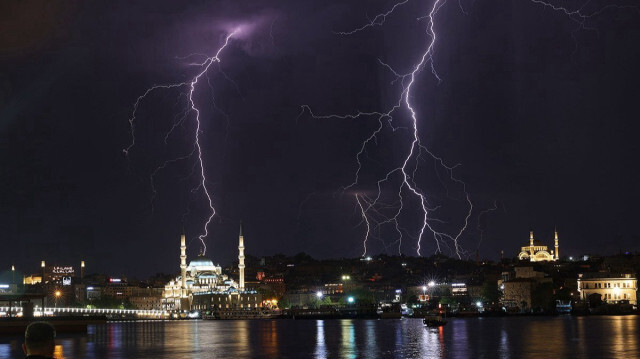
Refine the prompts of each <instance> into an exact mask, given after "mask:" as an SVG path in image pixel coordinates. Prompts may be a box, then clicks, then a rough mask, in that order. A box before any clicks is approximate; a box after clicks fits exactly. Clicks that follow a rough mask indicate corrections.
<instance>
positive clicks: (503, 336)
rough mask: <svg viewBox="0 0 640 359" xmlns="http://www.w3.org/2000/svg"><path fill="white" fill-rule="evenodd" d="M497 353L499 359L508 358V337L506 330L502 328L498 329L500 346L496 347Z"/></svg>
mask: <svg viewBox="0 0 640 359" xmlns="http://www.w3.org/2000/svg"><path fill="white" fill-rule="evenodd" d="M498 355H499V357H500V359H509V358H510V357H509V337H508V335H507V331H506V330H504V329H502V330H501V331H500V347H499V348H498Z"/></svg>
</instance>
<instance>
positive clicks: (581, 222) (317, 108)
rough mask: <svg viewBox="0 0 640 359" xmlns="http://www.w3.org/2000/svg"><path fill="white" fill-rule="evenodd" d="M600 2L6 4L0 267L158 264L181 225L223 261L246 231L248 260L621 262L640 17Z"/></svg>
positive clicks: (193, 244)
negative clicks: (542, 256)
mask: <svg viewBox="0 0 640 359" xmlns="http://www.w3.org/2000/svg"><path fill="white" fill-rule="evenodd" d="M617 5H618V6H615V7H604V6H605V5H604V3H601V2H598V3H590V5H588V6H587V7H585V8H582V9H581V10H580V12H578V13H577V15H576V13H569V14H567V13H566V12H565V11H563V10H562V9H560V10H559V9H557V8H556V9H554V8H553V7H550V6H546V5H545V4H544V3H540V2H537V1H525V2H518V3H513V4H506V5H505V4H492V3H490V2H486V1H482V2H471V1H469V2H464V1H462V2H459V3H453V2H443V3H440V2H439V1H400V2H387V1H376V2H371V3H368V4H366V5H363V4H351V3H348V2H334V3H331V4H324V3H308V4H300V3H297V2H285V3H281V4H279V5H277V6H276V5H266V4H262V3H259V2H255V3H250V4H245V5H237V4H235V3H233V2H229V1H220V2H214V3H209V2H197V3H190V4H180V3H177V2H171V1H162V2H161V3H159V4H156V3H153V4H152V3H142V4H135V5H132V4H128V3H126V2H117V3H115V4H114V6H108V7H107V6H102V5H97V4H82V3H79V2H78V3H76V2H70V3H67V4H65V5H61V4H48V5H47V6H48V7H46V9H45V7H42V8H39V9H36V8H34V7H33V6H30V5H27V4H12V5H5V7H8V10H10V11H5V12H3V13H5V14H7V13H11V14H13V18H11V19H7V21H6V22H5V23H6V24H7V25H6V26H7V27H8V30H9V31H6V32H5V33H4V34H3V35H1V36H0V48H2V49H4V50H5V51H3V54H2V56H0V68H2V69H3V70H0V143H1V145H2V151H1V153H2V155H1V156H0V166H1V168H3V170H2V171H1V173H0V182H1V183H2V190H1V191H2V192H1V197H2V200H1V201H0V202H1V203H0V213H2V215H1V216H0V229H2V231H3V236H2V238H3V239H2V244H3V245H4V246H11V247H12V248H14V250H12V251H6V252H4V253H3V254H0V261H2V262H4V263H7V264H8V265H9V266H10V265H11V264H15V265H16V266H18V267H25V266H27V265H28V264H29V263H39V261H40V260H43V259H46V260H48V261H58V262H60V263H71V262H73V263H75V262H74V261H79V260H85V261H87V263H90V266H94V268H96V271H97V272H112V271H114V270H115V269H116V268H122V269H121V271H122V272H123V273H131V274H132V275H148V274H151V273H156V272H168V273H171V272H173V271H174V270H175V269H176V268H174V267H175V263H174V262H175V261H174V258H175V257H176V256H177V253H178V252H179V248H178V246H176V245H175V243H176V238H178V237H179V235H180V232H181V230H182V226H184V227H185V228H186V232H187V242H188V243H187V248H188V256H189V257H191V258H193V257H194V256H195V255H197V253H198V248H199V244H198V242H199V241H198V238H199V237H202V238H203V239H204V243H206V247H207V248H208V249H207V252H206V254H207V256H208V257H209V258H211V259H212V260H213V262H214V263H220V264H222V265H228V264H230V263H231V260H232V258H235V257H236V256H237V250H238V249H237V233H238V228H239V225H240V222H242V223H244V226H243V231H244V232H245V241H246V243H245V244H246V246H247V254H249V255H255V256H258V257H259V256H268V255H273V254H275V253H284V254H288V255H292V254H295V253H298V252H306V253H309V254H310V255H312V256H314V257H317V258H333V257H357V256H359V255H363V254H367V255H375V254H378V253H387V254H390V255H395V254H399V253H402V254H405V255H410V256H415V255H417V254H418V253H420V254H421V255H423V256H429V255H431V254H433V253H435V252H436V251H438V250H439V249H440V250H442V251H443V253H445V254H447V255H449V256H457V255H460V256H461V257H462V258H474V256H475V253H476V251H479V253H480V256H481V257H482V258H490V259H498V258H499V255H500V251H501V250H504V252H505V257H514V256H516V255H517V253H518V249H519V248H520V247H521V246H523V245H526V244H527V241H528V239H529V231H530V230H533V231H534V233H535V234H536V239H539V240H541V241H542V242H543V243H544V244H545V245H548V246H552V245H553V238H554V236H553V233H554V230H555V229H556V228H557V230H558V234H559V240H560V243H561V246H562V248H563V250H562V252H561V253H562V254H561V256H562V255H564V254H567V255H569V254H573V255H580V254H587V253H594V252H600V253H605V254H611V253H617V252H618V251H620V250H623V251H638V250H640V242H639V241H638V239H640V233H639V232H638V230H637V228H636V226H634V223H635V222H634V220H635V218H636V217H637V216H638V215H640V213H639V212H638V209H637V208H636V206H635V202H634V199H636V198H640V196H639V195H640V193H638V188H637V186H636V185H635V182H636V181H637V179H638V178H639V176H638V167H637V166H635V165H633V163H634V159H635V158H636V157H637V155H638V154H639V153H640V151H639V148H638V144H637V142H636V141H635V133H637V130H638V124H637V123H636V121H635V119H636V118H637V109H636V108H634V104H635V102H634V100H637V98H638V94H639V92H638V90H637V89H635V88H634V86H633V85H634V83H636V82H637V81H638V80H640V70H638V68H637V66H636V65H635V64H637V63H638V62H639V61H638V60H640V48H638V47H637V46H634V45H636V44H637V43H640V42H639V40H640V26H639V24H640V15H638V13H637V8H633V7H629V6H630V5H631V4H626V3H620V4H617ZM575 8H576V9H577V8H579V6H576V7H575ZM571 9H573V8H571ZM599 10H602V11H599ZM376 14H381V15H380V17H375V16H376ZM585 14H587V15H589V16H587V15H585ZM590 14H593V16H590ZM367 15H368V16H369V18H367ZM425 16H426V18H425ZM429 16H431V17H429ZM576 16H577V17H576ZM581 16H582V17H581ZM40 18H42V21H40V23H39V25H38V26H36V25H34V21H35V19H40ZM577 20H578V21H577ZM431 25H433V27H431ZM240 29H241V30H240ZM354 30H355V32H354ZM425 31H427V32H425ZM429 31H431V32H429ZM436 33H437V38H436V39H437V41H435V42H434V41H433V39H434V36H435V35H436ZM232 35H233V36H235V37H233V36H232ZM430 35H431V36H430ZM225 39H226V41H227V42H228V43H225ZM225 44H226V45H225ZM431 45H433V50H428V49H430V47H431ZM225 46H226V47H225ZM223 47H224V52H222V53H219V54H218V53H217V51H218V50H221V49H222V48H223ZM425 51H427V52H425ZM429 51H431V52H429ZM202 54H205V55H202ZM424 54H427V55H428V56H427V58H426V59H427V60H424V58H423V62H421V55H424ZM217 55H220V56H219V57H216V59H217V60H216V61H213V60H211V61H210V62H209V63H207V64H206V68H205V67H202V64H203V63H206V59H213V58H214V56H217ZM431 60H432V62H430V61H431ZM203 61H204V62H203ZM417 65H418V66H417ZM398 76H404V77H400V78H399V77H398ZM407 76H408V77H407ZM408 79H411V82H409V80H408ZM168 84H187V86H186V88H187V91H186V92H185V91H184V89H182V90H180V89H177V91H174V90H176V89H162V91H155V90H154V91H152V93H150V94H149V95H148V96H147V97H145V98H143V99H142V101H140V102H139V103H138V101H139V100H140V99H141V96H143V95H145V94H146V92H145V91H147V90H149V89H151V88H153V86H157V85H168ZM189 84H191V85H190V86H191V91H189V90H188V88H189ZM407 89H409V90H407ZM181 93H182V95H181ZM404 94H406V96H405V95H404ZM137 100H138V101H137ZM399 100H400V101H399ZM397 103H400V107H399V108H398V110H397V112H394V113H393V116H386V115H385V114H386V113H387V112H388V111H389V110H390V109H392V108H394V106H395V104H397ZM185 106H186V107H187V108H191V111H190V112H184V109H185ZM194 109H197V111H198V116H199V117H198V119H199V120H200V122H198V124H197V126H196V122H194V120H195V118H196V117H195V110H194ZM414 110H415V114H414V115H413V116H414V117H415V121H412V119H411V117H412V116H411V112H413V111H414ZM359 111H362V112H363V113H369V114H370V113H374V112H375V113H378V114H383V115H374V116H371V115H367V116H356V117H355V118H354V117H353V115H354V114H357V113H358V112H359ZM391 117H393V118H392V119H391ZM132 119H134V120H132ZM131 125H134V126H135V139H136V143H135V146H132V147H131V146H130V145H131V144H132V143H133V142H132V128H131ZM414 125H415V133H416V134H417V137H416V138H417V139H419V142H418V144H419V145H422V146H424V150H422V151H423V152H421V155H420V156H418V155H408V154H409V153H412V152H410V151H413V150H416V151H418V150H419V149H420V148H421V147H419V146H414V145H411V141H412V136H413V133H414V132H413V131H411V130H410V129H411V128H412V126H414ZM200 126H201V127H200ZM378 126H380V127H378ZM379 128H381V129H382V130H380V132H376V131H378V129H379ZM373 134H377V137H376V138H373V137H372V135H373ZM194 136H196V137H194ZM194 139H197V140H199V143H198V147H197V148H198V150H199V151H201V152H198V153H199V154H200V157H201V159H200V161H198V160H197V159H196V157H193V153H194V152H193V151H195V147H194V142H193V141H194ZM200 146H201V147H200ZM363 146H364V147H363ZM412 146H413V147H412ZM122 149H126V150H127V151H126V152H127V155H125V154H123V152H122ZM363 149H364V150H363ZM427 150H428V151H429V152H430V153H431V154H433V157H432V158H430V157H429V155H428V152H427ZM189 155H191V157H188V156H189ZM407 156H409V157H407ZM440 159H441V160H440ZM398 163H400V164H403V165H402V166H399V165H398ZM200 166H201V167H200ZM413 168H417V169H418V171H417V172H416V171H414V170H413ZM199 171H201V172H199ZM394 171H395V172H394ZM199 173H201V174H202V176H206V179H203V178H202V176H200V175H199ZM389 174H390V175H389ZM403 174H404V178H402V175H403ZM385 176H387V177H385ZM450 177H451V178H450ZM383 178H390V179H389V181H387V182H385V184H383V186H382V189H381V190H379V189H378V188H379V187H378V185H379V183H380V182H379V181H380V180H381V179H383ZM354 179H355V181H354ZM204 190H207V191H208V192H207V195H210V198H211V207H212V208H215V214H214V215H213V217H211V223H210V224H209V225H208V226H207V225H206V224H205V223H206V221H207V218H209V216H210V214H211V213H212V212H211V211H210V208H208V205H207V202H206V200H205V199H204V197H203V191H204ZM378 191H380V192H378ZM398 193H400V195H401V196H398ZM376 196H378V197H376ZM467 196H468V197H467ZM374 198H380V201H381V202H379V203H378V204H373V205H372V200H373V199H374ZM420 198H422V204H421V203H420ZM467 199H468V200H467ZM421 205H422V206H425V205H426V208H428V209H429V217H428V218H429V220H430V221H431V222H429V224H430V226H433V227H434V229H433V231H430V228H426V230H425V227H422V223H423V222H422V216H423V212H422V211H421V208H420V207H421ZM399 206H404V210H403V211H402V212H400V211H399V210H398V208H400V207H399ZM365 209H367V210H369V212H367V213H366V215H365V216H363V215H362V212H361V211H363V210H365ZM396 213H399V216H398V217H397V222H393V221H390V222H384V221H385V220H388V219H390V218H393V217H394V215H396ZM380 223H386V224H384V225H383V226H382V227H380V229H379V230H378V231H376V230H375V225H376V224H380ZM395 226H398V228H400V229H399V230H397V229H396V228H395ZM368 228H369V229H371V231H368ZM421 229H422V230H425V232H424V234H423V236H422V239H421V240H420V239H419V238H420V233H421ZM203 231H204V232H209V234H208V235H203ZM398 231H399V232H398ZM434 232H435V236H434ZM367 233H369V235H370V237H369V238H368V240H367V242H364V240H365V236H366V235H367ZM398 233H402V239H401V240H400V241H399V238H400V237H399V234H398ZM434 237H436V238H435V239H434ZM456 243H458V244H459V247H460V249H459V250H458V249H457V247H456ZM45 257H46V258H45Z"/></svg>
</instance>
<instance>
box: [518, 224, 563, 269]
mask: <svg viewBox="0 0 640 359" xmlns="http://www.w3.org/2000/svg"><path fill="white" fill-rule="evenodd" d="M554 241H555V252H554V250H549V249H548V247H547V246H545V245H543V244H542V242H540V241H538V240H535V239H534V238H533V231H531V232H529V245H528V246H524V247H521V249H520V254H518V259H519V260H528V261H530V262H552V261H557V260H558V259H559V258H560V245H559V243H558V231H557V230H556V231H555V236H554Z"/></svg>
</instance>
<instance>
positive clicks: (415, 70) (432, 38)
mask: <svg viewBox="0 0 640 359" xmlns="http://www.w3.org/2000/svg"><path fill="white" fill-rule="evenodd" d="M407 2H408V0H405V1H401V2H398V3H395V4H394V5H393V6H392V7H391V8H390V9H389V10H388V11H386V12H384V13H381V14H379V15H377V16H375V17H374V18H373V19H372V20H371V21H370V22H369V23H367V24H365V25H363V26H361V27H358V28H356V29H354V30H351V31H340V32H337V34H340V35H352V34H355V33H357V32H360V31H364V30H366V29H367V28H370V27H373V26H381V25H383V24H384V22H385V20H386V18H387V17H388V16H390V15H391V14H393V12H394V11H395V10H396V9H397V8H398V7H400V6H401V5H404V4H406V3H407ZM445 3H446V0H436V1H434V2H433V4H432V6H431V8H430V11H429V14H428V15H427V17H426V18H427V19H428V24H427V28H426V33H427V35H428V37H429V40H428V41H427V45H426V47H425V48H424V50H423V52H422V54H421V56H420V58H419V61H417V62H416V63H415V64H414V65H413V66H412V68H411V71H410V72H408V73H406V74H401V73H399V72H398V71H396V70H394V69H393V68H392V67H391V66H390V65H388V64H386V63H384V62H382V61H381V60H378V61H379V62H380V64H381V65H382V66H384V67H385V68H387V69H388V70H390V71H391V72H392V73H393V74H394V76H395V77H396V80H394V82H395V81H399V82H400V84H401V85H402V91H401V92H400V94H399V96H398V99H397V102H396V103H395V104H394V105H393V106H392V107H391V108H390V109H389V110H387V111H382V112H357V113H355V114H352V115H322V116H319V115H316V114H314V113H313V112H312V110H311V108H309V106H306V105H304V106H302V109H303V111H308V112H309V113H310V115H311V116H312V117H313V118H316V119H331V118H334V119H359V118H371V117H373V118H375V119H377V121H378V127H377V128H376V129H375V130H374V131H373V132H372V133H371V134H370V135H369V136H368V137H367V138H366V139H365V140H364V141H363V143H362V145H361V147H360V150H359V151H358V153H357V154H356V163H357V165H356V171H355V175H354V179H353V181H352V182H351V183H350V184H348V185H346V186H344V187H343V191H344V190H349V189H351V188H353V187H355V186H357V185H358V184H360V172H361V170H362V168H363V164H362V161H361V159H362V156H364V155H365V153H366V150H367V146H369V145H370V144H371V143H373V142H376V141H377V138H378V136H379V134H380V133H381V132H382V131H383V129H384V128H385V125H388V126H389V128H391V130H392V131H393V132H396V131H398V130H404V132H407V131H408V132H409V134H410V136H411V142H410V144H409V146H408V148H407V150H406V151H407V152H406V155H405V156H404V157H403V159H402V161H401V162H400V163H398V164H397V165H396V167H394V168H392V169H390V170H389V171H388V172H387V174H386V175H385V176H384V177H383V178H381V179H380V180H378V182H377V193H376V194H375V196H372V198H369V197H367V196H364V195H358V194H356V202H357V204H358V207H359V208H360V211H361V215H362V218H363V221H364V222H365V223H366V227H367V232H366V235H365V239H364V243H363V249H364V252H363V256H366V254H367V241H368V239H369V236H370V233H371V230H372V223H371V220H372V217H373V216H375V217H376V218H377V217H379V216H382V217H383V218H384V219H382V220H376V221H375V223H376V225H375V227H380V226H382V225H385V224H392V225H393V226H394V228H395V231H396V233H397V234H398V237H397V240H396V241H395V242H394V244H396V243H397V244H398V252H400V253H401V252H402V250H401V247H402V241H403V232H404V230H403V229H402V228H401V227H400V225H399V217H400V215H401V214H402V213H403V211H404V209H405V207H404V203H405V198H406V197H407V196H411V197H413V198H414V199H416V200H417V201H418V203H419V207H420V210H421V215H420V216H421V218H422V220H421V224H420V228H419V230H418V233H417V236H416V241H417V243H416V247H415V250H416V252H417V254H418V255H421V250H422V239H423V237H424V235H425V232H427V231H428V232H429V233H431V235H432V236H433V238H434V239H435V241H436V246H437V250H438V251H440V250H441V245H442V244H443V242H444V241H445V240H450V241H452V242H453V251H454V253H455V254H456V255H457V256H458V257H461V256H462V254H463V251H462V249H461V248H460V246H459V244H458V239H459V238H460V236H461V235H462V233H463V232H464V231H465V229H466V228H467V224H468V220H469V218H470V216H471V213H472V211H473V204H472V202H471V200H470V196H469V194H468V193H467V192H466V186H465V184H464V183H463V182H462V181H460V180H459V179H457V178H455V177H454V176H453V170H454V168H455V166H453V167H451V166H447V165H445V163H444V161H443V160H442V158H440V157H437V156H435V155H434V154H433V152H431V151H429V150H428V148H427V147H426V146H425V145H423V144H422V142H421V140H420V136H419V128H418V114H417V112H416V110H415V108H414V105H413V104H412V102H411V100H412V94H413V92H412V91H413V89H414V84H415V83H416V77H417V75H418V74H419V73H420V72H421V71H422V70H423V69H424V68H425V67H426V66H429V68H430V70H431V72H432V73H433V75H434V76H435V77H436V79H437V80H438V81H441V78H440V76H439V75H438V73H437V72H436V69H435V66H434V65H433V55H434V51H435V45H436V41H437V36H436V31H435V15H436V14H437V13H438V10H439V9H440V8H441V7H442V6H443V5H444V4H445ZM399 110H406V111H407V112H408V113H409V120H410V127H409V128H405V127H401V126H397V125H395V124H394V120H395V119H394V116H398V114H397V112H399ZM423 154H428V155H429V156H431V157H432V158H433V159H434V160H435V161H436V162H437V163H438V164H440V165H441V166H443V168H445V169H446V171H447V172H448V173H449V176H450V179H451V180H452V181H453V182H455V183H457V184H460V185H461V186H462V190H463V191H464V194H465V198H466V202H467V204H468V211H467V213H466V216H465V220H464V223H463V224H462V225H461V227H460V228H459V230H458V231H456V232H455V233H446V232H443V231H440V230H438V229H436V228H435V226H434V225H433V223H434V222H438V220H437V219H435V218H431V217H430V213H431V212H432V211H435V210H437V207H431V206H430V205H429V203H428V199H427V196H426V195H425V193H424V192H423V191H422V189H420V187H419V186H418V184H417V183H416V177H417V171H418V167H419V162H420V161H421V156H422V155H423ZM394 177H395V178H398V179H399V180H400V184H399V185H398V186H397V187H396V191H397V198H398V200H397V205H396V208H395V210H394V211H393V213H392V214H391V215H388V216H385V215H383V214H382V213H381V211H380V210H381V209H382V208H386V207H388V205H385V204H383V203H382V202H381V201H380V200H381V196H382V192H383V188H382V187H383V185H384V184H386V183H389V182H390V181H391V180H392V178H394Z"/></svg>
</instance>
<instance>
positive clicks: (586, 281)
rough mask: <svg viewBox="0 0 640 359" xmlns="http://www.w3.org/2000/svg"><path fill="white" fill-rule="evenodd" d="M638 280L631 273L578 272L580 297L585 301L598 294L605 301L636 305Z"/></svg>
mask: <svg viewBox="0 0 640 359" xmlns="http://www.w3.org/2000/svg"><path fill="white" fill-rule="evenodd" d="M637 291H638V280H637V278H636V276H635V275H633V274H617V273H615V274H614V273H584V274H578V292H579V293H580V299H582V300H584V301H587V300H589V298H590V297H591V296H592V295H599V296H600V299H601V300H602V301H605V302H607V303H625V302H626V301H628V303H629V304H632V305H634V306H637V305H638V298H637Z"/></svg>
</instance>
